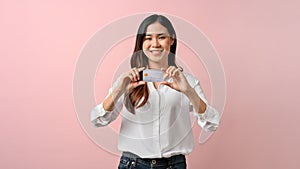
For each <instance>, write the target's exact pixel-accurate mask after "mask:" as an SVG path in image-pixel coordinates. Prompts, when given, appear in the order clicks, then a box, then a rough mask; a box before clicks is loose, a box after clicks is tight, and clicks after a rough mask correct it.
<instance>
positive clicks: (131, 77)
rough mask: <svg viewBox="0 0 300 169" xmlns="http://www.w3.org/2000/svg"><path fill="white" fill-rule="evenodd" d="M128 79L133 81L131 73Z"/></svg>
mask: <svg viewBox="0 0 300 169" xmlns="http://www.w3.org/2000/svg"><path fill="white" fill-rule="evenodd" d="M128 77H129V78H130V80H131V81H133V76H132V74H131V73H129V75H128Z"/></svg>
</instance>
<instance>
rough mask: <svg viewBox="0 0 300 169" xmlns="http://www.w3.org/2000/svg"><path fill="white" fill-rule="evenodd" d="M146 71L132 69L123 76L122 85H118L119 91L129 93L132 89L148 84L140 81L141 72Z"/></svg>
mask: <svg viewBox="0 0 300 169" xmlns="http://www.w3.org/2000/svg"><path fill="white" fill-rule="evenodd" d="M143 70H145V67H140V68H136V67H134V68H132V69H130V70H129V71H127V72H125V73H123V74H122V77H121V80H120V83H119V85H118V87H119V90H122V91H124V92H125V91H129V90H131V89H134V88H136V87H138V86H140V85H143V84H145V83H146V82H144V81H140V74H139V72H141V71H143Z"/></svg>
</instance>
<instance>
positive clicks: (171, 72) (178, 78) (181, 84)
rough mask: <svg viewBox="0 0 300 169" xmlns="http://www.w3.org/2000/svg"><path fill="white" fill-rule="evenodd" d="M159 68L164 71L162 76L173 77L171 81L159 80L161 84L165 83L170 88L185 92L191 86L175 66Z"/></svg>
mask: <svg viewBox="0 0 300 169" xmlns="http://www.w3.org/2000/svg"><path fill="white" fill-rule="evenodd" d="M161 70H162V71H164V78H165V77H170V78H173V82H167V81H164V82H161V84H164V85H167V86H169V87H171V88H172V89H175V90H177V91H179V92H182V93H186V92H187V91H189V90H190V89H191V88H192V87H191V86H190V84H189V83H188V81H187V80H186V78H185V76H184V74H183V73H182V72H181V70H180V69H179V68H176V67H175V66H170V67H168V68H167V69H161Z"/></svg>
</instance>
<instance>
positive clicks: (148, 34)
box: [146, 33, 168, 36]
mask: <svg viewBox="0 0 300 169" xmlns="http://www.w3.org/2000/svg"><path fill="white" fill-rule="evenodd" d="M153 35H157V36H160V35H168V34H167V33H159V34H156V33H153V34H151V33H147V34H146V36H153Z"/></svg>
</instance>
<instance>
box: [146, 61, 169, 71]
mask: <svg viewBox="0 0 300 169" xmlns="http://www.w3.org/2000/svg"><path fill="white" fill-rule="evenodd" d="M168 67H169V65H168V64H167V63H166V64H161V63H149V64H148V69H157V70H160V69H161V68H164V69H167V68H168Z"/></svg>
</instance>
